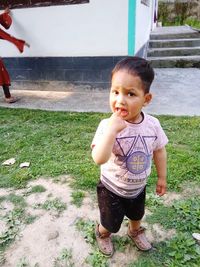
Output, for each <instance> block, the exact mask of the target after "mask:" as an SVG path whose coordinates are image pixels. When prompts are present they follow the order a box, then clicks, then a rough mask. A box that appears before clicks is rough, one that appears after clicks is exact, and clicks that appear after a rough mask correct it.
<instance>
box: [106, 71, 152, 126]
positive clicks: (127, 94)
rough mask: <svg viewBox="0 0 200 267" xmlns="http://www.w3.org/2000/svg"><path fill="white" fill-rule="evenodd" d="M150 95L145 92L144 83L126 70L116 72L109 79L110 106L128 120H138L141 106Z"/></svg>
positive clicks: (146, 101) (148, 100) (145, 103)
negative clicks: (110, 79)
mask: <svg viewBox="0 0 200 267" xmlns="http://www.w3.org/2000/svg"><path fill="white" fill-rule="evenodd" d="M151 98H152V95H151V94H150V93H147V94H145V92H144V85H143V83H142V80H141V79H140V77H139V76H134V75H132V74H130V73H128V72H127V71H126V70H120V71H118V72H116V73H115V74H114V75H113V77H112V81H111V90H110V107H111V110H112V112H113V113H114V112H118V114H119V115H120V117H121V118H122V119H124V120H126V121H129V122H138V119H139V118H140V116H141V110H142V107H144V106H146V105H147V104H148V103H149V102H150V101H151Z"/></svg>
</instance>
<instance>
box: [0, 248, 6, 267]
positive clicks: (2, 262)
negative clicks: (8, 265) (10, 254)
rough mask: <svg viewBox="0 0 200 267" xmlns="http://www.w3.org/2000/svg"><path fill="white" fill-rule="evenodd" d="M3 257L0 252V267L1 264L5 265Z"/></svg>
mask: <svg viewBox="0 0 200 267" xmlns="http://www.w3.org/2000/svg"><path fill="white" fill-rule="evenodd" d="M5 260H6V259H5V256H4V253H3V251H1V250H0V266H3V264H4V263H5Z"/></svg>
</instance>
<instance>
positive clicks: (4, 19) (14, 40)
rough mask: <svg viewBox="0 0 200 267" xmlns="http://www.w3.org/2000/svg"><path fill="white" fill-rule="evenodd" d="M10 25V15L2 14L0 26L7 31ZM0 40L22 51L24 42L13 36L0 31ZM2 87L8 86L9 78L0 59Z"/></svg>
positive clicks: (0, 84) (0, 83) (0, 81)
mask: <svg viewBox="0 0 200 267" xmlns="http://www.w3.org/2000/svg"><path fill="white" fill-rule="evenodd" d="M11 23H12V19H11V17H10V15H9V14H8V12H4V13H3V14H1V15H0V24H1V25H2V26H3V27H4V28H6V29H9V27H10V25H11ZM0 39H3V40H6V41H8V42H11V43H12V44H14V45H15V46H16V47H17V48H18V49H19V51H20V53H22V52H23V51H24V45H25V41H24V40H21V39H17V38H15V37H14V36H12V35H10V34H8V33H7V32H5V31H3V30H2V29H0ZM2 85H7V86H10V77H9V73H8V71H7V70H6V67H5V65H4V63H3V60H2V59H1V58H0V86H2Z"/></svg>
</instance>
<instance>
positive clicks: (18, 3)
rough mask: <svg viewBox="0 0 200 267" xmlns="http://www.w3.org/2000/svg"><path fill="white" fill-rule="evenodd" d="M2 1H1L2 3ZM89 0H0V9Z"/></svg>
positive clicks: (83, 2) (71, 3) (80, 2)
mask: <svg viewBox="0 0 200 267" xmlns="http://www.w3.org/2000/svg"><path fill="white" fill-rule="evenodd" d="M2 2H3V3H2ZM85 3H89V0H6V1H0V9H4V8H6V7H9V8H24V7H39V6H52V5H56V6H58V5H73V4H85Z"/></svg>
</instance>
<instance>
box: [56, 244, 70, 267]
mask: <svg viewBox="0 0 200 267" xmlns="http://www.w3.org/2000/svg"><path fill="white" fill-rule="evenodd" d="M74 266H75V265H74V262H73V260H72V249H70V250H68V249H66V248H64V249H63V250H62V251H61V255H60V256H59V257H58V258H56V259H55V261H54V264H53V267H74Z"/></svg>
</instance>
